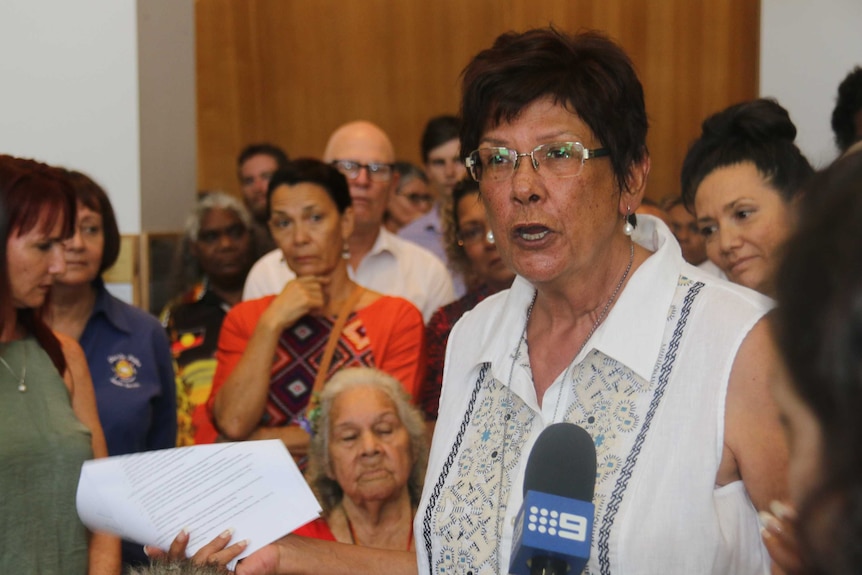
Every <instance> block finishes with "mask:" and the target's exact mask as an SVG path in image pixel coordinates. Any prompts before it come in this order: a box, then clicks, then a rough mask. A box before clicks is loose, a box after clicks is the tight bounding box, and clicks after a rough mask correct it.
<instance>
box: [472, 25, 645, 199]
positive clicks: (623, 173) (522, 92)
mask: <svg viewBox="0 0 862 575" xmlns="http://www.w3.org/2000/svg"><path fill="white" fill-rule="evenodd" d="M544 97H551V98H553V100H554V102H556V103H558V104H561V105H564V106H565V107H566V108H567V109H569V110H570V111H572V112H574V113H576V114H577V115H578V116H579V117H580V118H581V120H583V121H584V122H585V123H586V124H587V126H589V128H590V130H592V132H593V133H594V134H595V136H596V138H598V140H599V142H601V146H602V147H604V148H607V149H608V150H609V151H610V161H611V165H612V166H613V171H614V176H615V178H616V180H617V185H618V187H619V189H620V190H621V191H622V190H627V189H628V176H629V173H630V170H631V168H632V166H633V165H635V164H636V163H638V162H640V161H641V160H643V159H644V158H645V157H646V155H647V153H648V152H647V145H646V134H647V129H648V121H647V115H646V107H645V105H644V95H643V87H642V86H641V83H640V80H638V77H637V73H636V72H635V69H634V65H633V64H632V62H631V60H630V59H629V57H628V56H627V55H626V53H625V52H624V51H623V49H622V48H620V47H619V46H618V45H617V44H616V43H614V42H613V41H612V40H610V39H609V38H608V37H607V36H605V35H603V34H601V33H600V32H595V31H589V32H582V33H579V34H575V35H572V36H570V35H566V34H564V33H562V32H560V31H558V30H556V29H554V28H540V29H535V30H529V31H527V32H524V33H514V32H509V33H506V34H503V35H501V36H499V37H498V38H497V40H496V41H495V42H494V45H493V46H492V47H491V48H488V49H486V50H483V51H481V52H479V54H477V55H476V56H475V57H474V58H473V60H472V61H471V62H470V63H469V64H468V65H467V67H466V68H465V69H464V72H463V97H462V102H461V118H462V119H463V126H462V128H461V157H462V158H466V157H467V155H468V154H470V152H472V151H473V150H475V149H476V148H477V147H478V145H479V140H480V139H481V137H482V134H483V133H484V132H486V131H487V130H489V129H492V128H494V127H495V126H498V125H499V124H500V123H501V122H511V121H512V120H514V119H515V118H517V117H518V115H519V114H520V113H521V112H522V111H523V110H524V108H526V107H527V106H529V105H530V104H531V103H533V102H535V101H536V100H538V99H540V98H544Z"/></svg>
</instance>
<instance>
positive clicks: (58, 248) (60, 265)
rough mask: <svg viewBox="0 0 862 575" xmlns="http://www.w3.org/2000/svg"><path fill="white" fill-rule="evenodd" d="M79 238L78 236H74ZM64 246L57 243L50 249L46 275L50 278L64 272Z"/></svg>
mask: <svg viewBox="0 0 862 575" xmlns="http://www.w3.org/2000/svg"><path fill="white" fill-rule="evenodd" d="M75 235H76V236H79V234H77V233H76V234H75ZM64 251H65V249H64V246H63V245H62V244H61V243H59V242H57V243H56V244H54V245H53V246H52V248H51V252H50V259H49V260H48V273H49V274H51V275H52V276H59V275H62V274H63V273H65V272H66V255H65V254H64Z"/></svg>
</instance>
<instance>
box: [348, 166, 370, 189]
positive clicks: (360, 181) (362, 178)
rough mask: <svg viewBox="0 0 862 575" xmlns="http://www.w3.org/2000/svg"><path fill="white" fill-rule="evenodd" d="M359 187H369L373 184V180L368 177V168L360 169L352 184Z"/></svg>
mask: <svg viewBox="0 0 862 575" xmlns="http://www.w3.org/2000/svg"><path fill="white" fill-rule="evenodd" d="M351 183H353V184H356V185H358V186H367V185H368V184H370V183H371V178H370V177H369V176H368V168H367V167H364V166H363V167H360V168H359V169H358V171H357V172H356V177H355V178H353V180H352V182H351Z"/></svg>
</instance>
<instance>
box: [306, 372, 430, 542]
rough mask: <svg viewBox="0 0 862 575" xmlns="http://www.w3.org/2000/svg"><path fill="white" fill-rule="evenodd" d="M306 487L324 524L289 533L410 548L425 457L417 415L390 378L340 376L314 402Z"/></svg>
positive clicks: (365, 374) (362, 374) (360, 374)
mask: <svg viewBox="0 0 862 575" xmlns="http://www.w3.org/2000/svg"><path fill="white" fill-rule="evenodd" d="M315 427H316V429H317V433H316V434H315V435H314V437H313V439H312V440H311V457H310V466H309V473H308V482H309V484H310V485H311V487H312V489H314V491H315V494H316V495H317V499H318V501H319V502H320V504H321V506H322V507H323V517H322V518H321V519H318V520H317V521H315V522H313V523H310V524H308V525H306V526H304V527H302V528H300V529H299V530H297V531H295V533H296V534H297V535H305V536H308V537H316V538H319V539H329V540H334V541H340V542H342V543H352V544H355V545H364V546H366V547H375V548H378V549H395V550H399V551H404V550H408V551H409V550H411V549H413V546H414V542H413V515H414V514H415V513H416V505H417V504H418V503H419V496H420V495H421V494H422V480H423V478H424V475H425V464H426V462H427V458H428V447H427V444H426V441H425V435H424V434H425V428H424V425H423V422H422V415H421V413H420V412H419V410H418V409H416V408H415V407H414V406H412V405H410V401H409V397H408V396H407V394H406V393H405V392H404V390H403V388H402V387H401V386H400V385H399V384H398V381H396V380H395V379H394V378H392V377H390V376H388V375H386V374H385V373H383V372H381V371H379V370H376V369H371V368H362V367H356V368H348V369H344V370H342V371H340V372H338V373H337V374H335V376H333V378H332V379H331V380H330V381H329V383H327V384H326V387H325V388H324V389H323V392H322V393H321V395H320V415H319V418H318V419H317V420H316V421H315Z"/></svg>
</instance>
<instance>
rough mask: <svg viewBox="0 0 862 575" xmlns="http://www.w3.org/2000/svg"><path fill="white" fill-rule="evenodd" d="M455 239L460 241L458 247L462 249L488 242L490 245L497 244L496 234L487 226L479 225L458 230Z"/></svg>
mask: <svg viewBox="0 0 862 575" xmlns="http://www.w3.org/2000/svg"><path fill="white" fill-rule="evenodd" d="M455 237H456V238H457V240H458V245H459V246H461V247H464V246H472V245H475V244H478V243H481V242H488V243H489V244H493V243H495V242H494V232H492V231H491V230H489V229H488V228H487V227H486V226H481V225H478V224H476V225H472V226H467V227H466V228H463V229H460V230H458V233H456V234H455Z"/></svg>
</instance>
